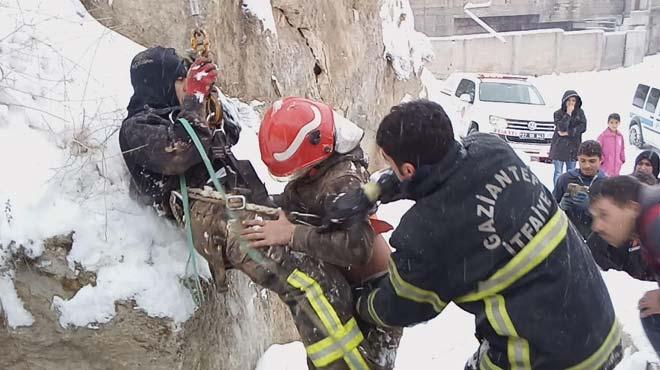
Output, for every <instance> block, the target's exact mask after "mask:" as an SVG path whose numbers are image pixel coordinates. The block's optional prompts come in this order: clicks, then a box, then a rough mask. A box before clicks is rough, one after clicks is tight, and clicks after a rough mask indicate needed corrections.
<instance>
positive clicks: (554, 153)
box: [550, 90, 587, 183]
mask: <svg viewBox="0 0 660 370" xmlns="http://www.w3.org/2000/svg"><path fill="white" fill-rule="evenodd" d="M554 119H555V134H554V135H553V136H552V143H551V144H550V159H552V163H553V164H554V166H555V173H554V177H553V183H556V182H557V179H558V178H559V176H560V175H561V174H562V173H563V168H564V166H565V167H566V171H568V170H571V169H573V168H575V160H576V158H577V152H578V147H579V146H580V143H581V142H582V134H583V133H584V132H585V131H586V130H587V118H586V116H585V115H584V111H583V110H582V98H580V96H579V95H578V93H577V92H575V91H574V90H568V91H566V92H565V93H564V97H563V98H562V100H561V109H559V110H557V111H556V112H555V114H554Z"/></svg>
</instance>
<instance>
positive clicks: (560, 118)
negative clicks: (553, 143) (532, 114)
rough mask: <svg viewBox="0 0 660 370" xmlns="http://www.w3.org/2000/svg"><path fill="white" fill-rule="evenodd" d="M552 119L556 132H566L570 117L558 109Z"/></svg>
mask: <svg viewBox="0 0 660 370" xmlns="http://www.w3.org/2000/svg"><path fill="white" fill-rule="evenodd" d="M554 118H555V127H556V129H557V131H558V132H567V131H568V127H569V126H570V123H571V115H570V114H568V113H566V112H564V111H563V110H561V109H560V110H558V111H556V112H555V116H554Z"/></svg>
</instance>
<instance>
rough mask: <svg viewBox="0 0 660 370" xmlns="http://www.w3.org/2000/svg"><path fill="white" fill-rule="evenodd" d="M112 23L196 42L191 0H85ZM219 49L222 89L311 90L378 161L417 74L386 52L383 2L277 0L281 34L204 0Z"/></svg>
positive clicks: (158, 38) (151, 38)
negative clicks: (384, 125) (379, 136)
mask: <svg viewBox="0 0 660 370" xmlns="http://www.w3.org/2000/svg"><path fill="white" fill-rule="evenodd" d="M82 3H83V4H84V5H85V7H86V8H87V9H88V10H89V11H90V13H91V14H92V15H93V16H94V17H95V18H96V19H98V20H99V21H100V22H101V23H103V24H105V25H106V26H108V27H109V28H111V29H113V30H115V31H117V32H119V33H121V34H123V35H125V36H127V37H128V38H130V39H132V40H134V41H136V42H137V43H139V44H142V45H144V46H155V45H165V46H172V47H175V48H177V49H178V50H185V49H188V48H190V45H189V44H190V41H189V39H190V32H191V29H192V28H193V27H194V21H193V19H192V18H191V17H190V13H189V12H190V10H189V5H188V1H172V2H167V3H164V2H162V1H160V0H140V1H135V0H114V1H108V0H82ZM199 4H200V8H201V13H202V18H201V21H202V25H203V27H204V28H205V29H206V30H207V31H208V33H209V35H210V40H211V48H212V51H213V52H214V53H215V54H216V55H217V57H216V62H217V63H218V66H219V69H220V77H219V81H220V85H221V88H222V89H223V90H224V91H225V92H226V93H227V94H228V95H231V96H235V97H238V98H240V99H241V100H244V101H250V100H253V99H256V100H260V101H264V102H267V103H270V102H272V101H274V100H277V98H279V97H282V96H291V95H297V96H305V97H309V98H314V99H321V100H323V101H325V102H327V103H330V104H331V105H332V106H333V107H334V108H335V109H336V110H338V111H341V112H343V113H344V114H345V115H346V116H347V117H348V118H349V119H351V120H352V121H354V122H355V123H357V124H358V125H360V126H361V127H362V128H364V129H365V131H366V134H365V139H364V142H363V146H364V148H365V149H366V150H367V152H368V153H369V154H371V158H372V159H374V160H372V165H377V164H376V163H375V162H376V161H377V156H375V155H373V154H375V146H374V138H375V129H376V128H377V125H378V123H379V122H380V120H381V119H382V117H383V116H384V115H385V114H386V113H387V111H388V110H389V108H390V107H391V106H393V105H396V104H398V103H399V101H400V100H401V98H403V97H404V95H405V94H406V93H408V94H410V95H412V96H417V94H418V93H419V91H420V89H421V85H420V83H419V81H418V80H414V79H413V80H410V81H399V80H397V79H396V77H395V75H394V72H393V70H392V68H391V66H390V65H389V64H388V62H387V61H386V60H385V59H384V58H383V53H384V46H383V39H382V23H381V18H380V15H379V10H380V4H381V1H360V0H333V1H326V0H271V4H272V8H273V10H272V13H273V17H274V20H275V25H276V29H277V32H276V33H277V34H276V35H274V34H272V33H271V31H269V30H264V29H263V26H262V23H261V21H260V20H259V19H257V18H255V17H253V16H250V15H246V13H245V12H244V10H243V9H244V8H243V6H242V1H240V0H226V1H210V0H199Z"/></svg>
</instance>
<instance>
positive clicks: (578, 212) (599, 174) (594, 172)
mask: <svg viewBox="0 0 660 370" xmlns="http://www.w3.org/2000/svg"><path fill="white" fill-rule="evenodd" d="M577 157H578V162H579V164H580V167H579V168H575V169H572V170H570V171H568V172H566V173H564V174H562V175H561V176H559V178H558V179H557V183H556V184H555V189H554V190H553V192H552V194H553V195H554V196H555V200H556V201H557V203H559V207H560V208H561V209H563V210H564V212H566V215H567V216H568V219H569V220H571V222H573V225H575V227H576V228H577V229H578V231H579V232H580V234H582V237H584V238H585V239H586V238H587V237H589V234H591V214H590V213H589V189H590V188H591V187H592V186H593V185H594V184H596V183H598V182H600V181H602V180H604V179H605V178H606V177H607V176H606V175H605V173H604V172H603V171H602V170H601V168H600V166H601V163H602V160H603V154H602V148H601V146H600V144H599V143H598V142H597V141H595V140H587V141H585V142H583V143H582V144H580V147H579V148H578V156H577Z"/></svg>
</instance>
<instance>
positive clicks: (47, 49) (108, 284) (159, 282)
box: [0, 0, 660, 370]
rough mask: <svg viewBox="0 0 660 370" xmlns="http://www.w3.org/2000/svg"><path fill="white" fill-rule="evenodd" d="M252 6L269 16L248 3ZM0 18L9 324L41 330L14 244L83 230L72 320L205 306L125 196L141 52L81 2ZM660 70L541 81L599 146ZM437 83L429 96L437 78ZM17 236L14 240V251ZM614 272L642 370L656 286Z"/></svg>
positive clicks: (463, 345) (249, 145)
mask: <svg viewBox="0 0 660 370" xmlns="http://www.w3.org/2000/svg"><path fill="white" fill-rule="evenodd" d="M250 3H252V4H257V3H259V2H250ZM259 4H261V3H259ZM262 5H263V7H265V2H264V3H263V4H262ZM255 8H259V9H260V7H258V6H257V5H255V6H254V7H250V9H255ZM392 14H399V13H392ZM0 15H1V18H2V19H3V22H0V173H2V174H3V176H2V179H3V180H2V182H0V211H1V212H0V245H2V247H1V248H0V312H1V314H2V315H3V316H5V317H6V319H7V321H8V323H9V324H10V326H12V327H18V326H24V325H30V324H31V322H32V318H31V315H30V313H29V312H28V311H27V310H25V308H24V307H23V304H22V303H21V302H20V299H18V297H17V296H16V291H15V289H14V286H13V282H12V272H11V269H10V268H9V265H7V264H6V263H5V262H6V261H7V260H8V259H9V258H10V256H11V254H13V253H15V252H16V247H15V246H16V245H23V246H25V247H26V248H27V251H26V253H27V254H28V255H32V256H37V255H39V254H40V253H41V252H42V246H41V245H40V243H39V241H40V240H42V239H43V238H44V237H48V236H51V235H54V234H58V233H67V232H69V231H71V230H75V231H76V234H75V237H74V239H75V241H74V247H73V250H72V251H71V253H70V255H69V257H68V259H69V262H70V264H71V265H73V264H74V263H76V262H77V263H80V264H81V265H83V266H84V267H85V268H87V269H89V270H92V271H95V272H96V273H97V274H98V279H97V286H96V287H91V286H86V287H84V288H83V289H82V290H81V291H80V292H79V293H78V294H77V295H76V296H75V297H73V298H72V299H70V300H62V299H59V298H57V297H55V298H54V304H53V308H54V309H56V310H58V311H59V312H60V314H61V315H60V322H61V324H62V325H63V326H68V325H77V326H94V325H98V324H100V323H104V322H107V321H109V320H110V319H111V318H112V317H113V315H114V302H115V301H116V300H120V299H134V300H135V302H136V303H137V305H138V307H139V308H140V309H142V310H144V311H145V312H147V313H148V314H149V315H152V316H159V317H170V318H172V319H174V320H175V322H182V321H184V320H186V319H187V318H188V317H189V316H190V315H191V314H192V312H193V310H194V304H193V301H192V297H191V295H190V293H189V292H188V290H187V289H185V287H183V286H182V285H181V283H180V279H181V278H182V277H184V276H185V275H186V271H185V265H186V260H187V257H188V251H187V249H186V245H185V242H184V240H183V237H182V235H181V232H180V231H179V230H178V229H176V228H175V227H174V226H172V225H170V224H168V223H167V222H165V221H164V220H163V219H161V218H158V217H157V216H156V215H154V213H153V212H152V211H151V210H148V209H143V208H141V207H139V206H137V205H136V204H135V203H133V202H132V201H131V200H130V199H129V198H128V195H127V194H128V192H127V187H128V181H127V180H128V175H127V172H126V170H125V167H124V164H123V161H122V159H121V155H120V152H119V148H118V145H117V138H116V129H117V127H118V125H119V124H120V122H121V119H122V118H123V116H124V114H125V106H126V104H127V102H128V98H129V97H130V94H131V93H132V90H131V87H130V83H129V81H130V79H129V75H128V71H129V68H128V67H129V63H130V61H131V59H132V57H133V55H135V54H136V53H137V52H138V51H140V50H141V47H139V46H138V45H136V44H134V43H132V42H131V41H129V40H127V39H125V38H123V37H122V36H120V35H118V34H116V33H114V32H112V31H110V30H108V29H106V28H105V27H103V26H101V25H100V24H98V22H96V21H95V20H94V19H92V18H91V17H90V16H89V15H88V14H87V12H86V10H85V9H84V8H83V7H82V6H81V5H80V4H79V2H78V1H76V0H61V1H57V2H55V1H45V0H43V1H39V0H0ZM388 19H391V20H392V21H394V19H396V17H395V16H394V17H392V18H388ZM404 21H405V20H404ZM387 26H388V25H384V27H387ZM389 26H391V25H389ZM406 42H408V41H406ZM411 65H413V64H411ZM658 72H660V56H655V57H649V58H646V60H645V62H644V63H643V64H640V65H637V66H634V67H631V68H628V69H620V70H615V71H610V72H598V73H595V72H594V73H578V74H567V75H560V76H545V77H541V78H538V79H537V80H536V83H537V85H538V86H539V87H540V88H541V90H542V91H543V93H544V95H545V96H546V98H548V100H552V101H553V102H554V101H556V104H557V105H558V104H559V100H560V98H561V94H562V93H563V91H564V90H565V89H576V90H578V92H579V93H580V94H581V95H582V98H583V100H584V109H585V112H586V114H587V118H588V120H589V128H588V131H587V134H586V135H585V138H586V139H591V138H596V137H597V135H598V134H599V133H600V132H601V131H602V130H603V129H605V127H606V118H607V116H608V115H609V113H612V112H618V113H620V114H621V116H622V117H623V118H624V125H622V128H623V130H624V134H626V135H627V132H626V128H625V126H626V125H625V123H626V120H627V117H628V111H629V108H628V106H629V104H630V102H631V100H632V94H633V91H634V88H635V86H636V83H637V82H638V81H642V80H644V79H645V78H646V76H650V75H651V74H656V75H657V73H658ZM425 77H428V76H426V75H425ZM428 80H429V81H428V88H429V92H430V93H432V92H433V91H434V89H435V85H436V82H434V81H432V80H431V79H428ZM431 95H432V94H431ZM237 104H238V105H239V109H240V112H241V115H242V118H243V119H244V120H245V123H246V129H245V131H244V134H243V136H242V137H241V141H240V143H239V145H238V147H237V148H236V152H237V154H238V155H239V156H241V155H242V156H244V157H247V156H248V155H252V156H253V158H252V159H254V160H255V161H254V163H255V165H256V166H257V171H258V172H259V174H260V175H262V178H263V179H264V180H265V181H266V182H267V186H268V187H269V190H271V191H273V192H276V191H278V190H280V189H281V184H277V183H274V182H272V181H270V179H269V178H268V177H267V176H266V175H265V174H266V171H265V168H264V166H263V164H262V163H261V162H260V161H259V160H258V158H256V157H254V153H257V152H258V151H257V145H256V135H255V131H254V130H253V129H252V128H254V127H256V126H257V125H258V118H259V117H258V115H257V114H256V113H255V112H254V110H252V108H251V107H250V106H248V105H245V104H242V103H239V102H237ZM627 149H628V151H627V158H628V161H627V163H626V164H625V165H624V168H623V171H622V172H623V173H627V172H630V170H631V169H632V161H633V159H634V157H635V156H636V155H637V153H638V152H639V151H638V150H636V149H633V148H630V147H628V148H627ZM532 168H533V169H534V171H535V172H536V174H537V175H538V176H539V178H541V179H542V180H543V181H544V182H545V183H546V184H550V181H551V180H550V179H551V177H552V168H551V166H549V165H546V164H539V163H533V164H532ZM406 207H407V205H406V204H405V203H397V204H393V205H387V206H384V207H382V208H381V210H380V215H381V216H382V217H383V218H385V219H386V220H388V221H390V222H391V223H394V224H396V222H397V221H398V219H399V217H400V216H401V214H402V213H403V212H404V210H405V209H406ZM10 241H15V243H14V244H12V245H13V246H12V247H10ZM200 267H205V266H200ZM203 271H204V273H207V271H206V270H205V269H203ZM604 277H605V279H606V282H607V284H608V287H609V289H610V293H611V296H612V299H613V301H614V304H615V308H616V310H617V315H618V316H619V319H620V321H621V322H622V323H623V325H624V329H625V330H626V331H627V332H628V333H630V334H631V335H632V337H633V340H634V341H635V344H636V345H637V346H638V347H639V348H640V349H641V351H640V352H639V353H637V354H635V355H633V356H628V357H626V359H625V360H624V364H622V365H621V366H620V367H619V369H643V368H644V367H643V364H644V363H645V361H646V359H652V358H654V356H655V355H654V354H653V352H652V350H651V348H650V345H649V344H648V342H647V341H646V339H645V337H644V334H643V331H642V329H641V325H640V323H639V319H638V313H637V309H636V306H637V299H638V298H639V297H640V296H641V295H642V294H643V292H644V291H646V290H649V289H653V288H654V286H655V284H652V283H643V282H638V281H635V280H633V279H630V278H628V277H627V276H626V275H625V274H622V273H617V272H612V273H605V274H604ZM473 331H474V323H473V320H472V317H470V316H469V315H467V314H465V313H463V312H462V311H460V310H459V309H458V308H457V307H455V306H450V307H448V308H447V309H446V310H445V311H444V312H443V314H442V315H441V316H440V317H438V318H436V319H434V320H431V321H429V322H428V323H426V324H422V325H418V326H416V327H413V328H409V329H406V331H405V334H404V338H403V342H402V344H401V347H400V350H399V356H398V360H397V368H398V369H421V370H423V369H438V368H443V369H456V368H459V369H460V368H462V366H463V364H464V362H465V359H466V358H467V357H468V356H469V355H471V354H472V352H473V351H474V349H475V348H476V341H475V340H474V338H473V335H472V333H473ZM259 368H260V369H268V370H277V369H288V370H294V369H295V370H298V369H305V368H306V365H305V358H304V350H303V348H302V346H301V345H300V343H295V344H291V345H285V346H273V347H272V348H271V350H270V351H269V352H267V353H266V354H265V355H264V358H263V359H262V362H261V364H260V366H259Z"/></svg>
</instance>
